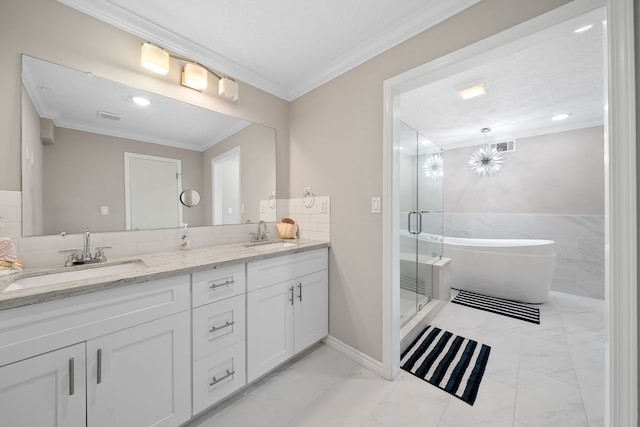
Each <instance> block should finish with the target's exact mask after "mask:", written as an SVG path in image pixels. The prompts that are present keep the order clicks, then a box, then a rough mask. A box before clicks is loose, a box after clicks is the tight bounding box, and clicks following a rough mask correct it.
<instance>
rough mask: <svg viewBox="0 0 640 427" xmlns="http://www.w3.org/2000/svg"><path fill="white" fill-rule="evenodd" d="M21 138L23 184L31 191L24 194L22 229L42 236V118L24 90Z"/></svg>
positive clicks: (27, 233)
mask: <svg viewBox="0 0 640 427" xmlns="http://www.w3.org/2000/svg"><path fill="white" fill-rule="evenodd" d="M22 139H23V140H24V151H23V152H22V156H21V163H22V169H23V170H24V171H25V173H24V175H23V181H22V185H23V186H24V187H25V188H28V189H29V191H28V192H26V193H23V194H24V197H23V200H22V217H23V218H24V221H23V223H22V229H23V231H24V233H25V234H26V235H32V234H42V231H43V230H44V225H43V215H42V212H43V206H42V204H43V176H42V174H43V166H44V162H43V160H44V156H43V150H42V148H43V147H42V142H41V140H40V116H39V115H38V112H37V111H36V108H35V106H34V105H33V103H32V102H31V98H29V95H28V94H27V92H26V91H25V90H24V88H23V89H22ZM27 151H28V152H27ZM31 153H33V154H31ZM32 158H33V162H32V161H31V159H32Z"/></svg>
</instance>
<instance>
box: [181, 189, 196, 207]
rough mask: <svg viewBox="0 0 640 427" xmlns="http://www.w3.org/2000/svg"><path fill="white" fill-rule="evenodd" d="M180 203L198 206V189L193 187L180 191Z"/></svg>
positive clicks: (187, 205)
mask: <svg viewBox="0 0 640 427" xmlns="http://www.w3.org/2000/svg"><path fill="white" fill-rule="evenodd" d="M180 203H182V204H183V205H184V206H186V207H188V208H193V207H195V206H198V204H199V203H200V193H198V190H194V189H193V188H187V189H186V190H184V191H183V192H182V193H180Z"/></svg>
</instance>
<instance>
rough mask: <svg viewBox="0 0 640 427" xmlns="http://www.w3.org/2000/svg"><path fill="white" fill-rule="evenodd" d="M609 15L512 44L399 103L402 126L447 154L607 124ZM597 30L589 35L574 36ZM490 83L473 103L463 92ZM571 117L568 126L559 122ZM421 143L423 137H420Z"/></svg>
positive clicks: (564, 25) (403, 97) (595, 15)
mask: <svg viewBox="0 0 640 427" xmlns="http://www.w3.org/2000/svg"><path fill="white" fill-rule="evenodd" d="M603 16H604V14H603V11H602V10H595V11H593V12H590V13H588V14H585V15H582V16H580V17H577V18H574V19H571V20H569V21H566V22H564V23H562V24H560V25H556V26H553V27H550V28H548V29H546V30H544V31H541V32H538V33H536V34H533V35H531V36H528V37H525V38H523V39H520V40H517V41H514V42H512V43H511V44H510V45H509V46H506V47H505V48H504V49H503V50H504V51H505V52H507V53H506V54H502V53H501V54H500V55H497V54H495V53H491V52H489V53H488V54H486V55H483V56H482V57H479V58H476V59H474V60H473V63H474V64H475V65H472V66H466V69H465V70H464V71H461V72H456V73H452V74H451V75H449V76H448V77H446V78H444V79H441V80H438V81H435V82H433V83H430V84H426V85H423V86H421V87H418V88H416V89H413V90H410V91H408V92H406V93H404V94H402V95H400V96H398V97H396V99H395V111H396V112H397V114H398V117H399V119H400V120H401V121H403V122H404V123H406V124H407V125H409V126H410V127H412V128H413V129H415V130H417V131H418V132H419V133H420V134H421V135H422V136H424V138H426V139H428V140H429V141H431V142H432V143H434V144H435V145H436V146H438V147H441V148H443V149H445V150H446V149H451V148H456V147H462V146H471V145H480V144H482V143H483V141H484V136H483V134H482V133H481V132H480V129H482V128H485V127H489V128H491V132H490V133H489V134H488V135H487V140H488V142H502V141H507V140H513V139H517V138H522V137H527V136H533V135H542V134H547V133H554V132H560V131H566V130H573V129H581V128H586V127H590V126H597V125H603V123H604V113H605V96H604V91H605V87H604V75H603V64H604V53H603V45H604V41H603V24H602V22H603V19H604V18H603ZM587 24H592V25H593V27H592V28H591V29H589V30H588V31H584V32H581V33H575V32H574V30H576V29H578V28H581V27H584V26H585V25H587ZM473 82H485V83H486V86H487V93H486V94H485V95H482V96H478V97H476V98H471V99H468V100H466V101H464V100H462V98H461V97H460V96H459V95H458V93H457V91H456V89H459V88H462V87H466V86H468V84H469V83H473ZM560 113H570V114H571V115H570V116H569V118H568V119H566V120H562V121H552V120H551V117H552V116H555V115H557V114H560ZM414 140H415V137H414ZM407 148H408V147H407Z"/></svg>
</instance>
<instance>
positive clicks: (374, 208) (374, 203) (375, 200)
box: [371, 196, 382, 214]
mask: <svg viewBox="0 0 640 427" xmlns="http://www.w3.org/2000/svg"><path fill="white" fill-rule="evenodd" d="M381 203H382V202H381V197H379V196H374V197H372V198H371V213H374V214H379V213H381V212H382V206H380V205H381Z"/></svg>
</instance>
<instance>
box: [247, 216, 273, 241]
mask: <svg viewBox="0 0 640 427" xmlns="http://www.w3.org/2000/svg"><path fill="white" fill-rule="evenodd" d="M263 227H264V231H262V228H263ZM267 233H268V231H267V224H266V223H265V222H264V221H262V220H260V221H259V222H258V232H257V233H249V234H251V243H256V242H264V241H266V240H267Z"/></svg>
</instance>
